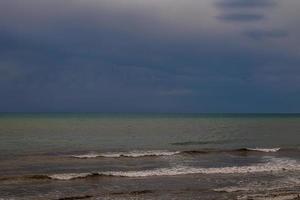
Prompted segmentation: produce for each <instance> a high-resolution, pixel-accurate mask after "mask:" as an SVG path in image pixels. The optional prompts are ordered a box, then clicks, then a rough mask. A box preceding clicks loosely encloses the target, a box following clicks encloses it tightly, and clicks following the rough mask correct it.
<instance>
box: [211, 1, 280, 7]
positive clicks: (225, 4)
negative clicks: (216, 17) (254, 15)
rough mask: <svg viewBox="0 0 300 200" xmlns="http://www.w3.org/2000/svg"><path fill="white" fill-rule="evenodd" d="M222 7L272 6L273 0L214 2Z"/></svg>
mask: <svg viewBox="0 0 300 200" xmlns="http://www.w3.org/2000/svg"><path fill="white" fill-rule="evenodd" d="M216 5H217V6H219V7H222V8H262V7H270V6H274V5H275V2H274V0H222V1H219V2H217V3H216Z"/></svg>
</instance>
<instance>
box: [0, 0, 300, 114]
mask: <svg viewBox="0 0 300 200" xmlns="http://www.w3.org/2000/svg"><path fill="white" fill-rule="evenodd" d="M299 9H300V1H299V0H184V1H183V0H26V1H24V0H1V1H0V111H1V112H11V111H13V112H77V111H78V112H79V111H81V112H300V25H299V19H300V12H299Z"/></svg>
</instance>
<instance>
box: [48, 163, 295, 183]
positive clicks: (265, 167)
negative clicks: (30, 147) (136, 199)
mask: <svg viewBox="0 0 300 200" xmlns="http://www.w3.org/2000/svg"><path fill="white" fill-rule="evenodd" d="M282 170H289V171H294V170H300V164H299V163H298V162H297V161H296V160H290V159H279V158H270V159H269V161H268V162H266V163H261V164H257V165H249V166H233V167H219V168H196V167H189V166H177V167H171V168H158V169H152V170H141V171H107V172H95V173H69V174H54V175H49V176H48V177H49V178H51V179H55V180H72V179H78V178H87V177H91V176H112V177H148V176H176V175H189V174H245V173H259V172H271V171H282Z"/></svg>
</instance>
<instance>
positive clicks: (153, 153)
mask: <svg viewBox="0 0 300 200" xmlns="http://www.w3.org/2000/svg"><path fill="white" fill-rule="evenodd" d="M279 150H281V148H240V149H227V150H226V149H223V150H219V149H203V150H186V151H167V150H152V151H129V152H107V153H95V152H90V153H86V154H79V155H71V157H73V158H79V159H90V158H99V157H104V158H120V157H130V158H139V157H149V156H153V157H154V156H173V155H178V154H207V153H222V152H228V153H230V152H253V151H255V152H262V153H275V152H278V151H279Z"/></svg>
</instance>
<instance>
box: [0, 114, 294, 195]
mask: <svg viewBox="0 0 300 200" xmlns="http://www.w3.org/2000/svg"><path fill="white" fill-rule="evenodd" d="M298 195H300V115H299V114H97V113H36V114H34V113H33V114H30V113H13V114H12V113H11V114H10V113H2V114H0V200H12V199H14V200H20V199H22V200H23V199H30V200H31V199H32V200H35V199H36V200H40V199H41V200H44V199H51V200H70V199H162V200H165V199H201V200H205V199H207V200H211V199H241V200H242V199H274V198H275V197H276V199H297V198H298Z"/></svg>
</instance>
